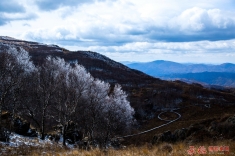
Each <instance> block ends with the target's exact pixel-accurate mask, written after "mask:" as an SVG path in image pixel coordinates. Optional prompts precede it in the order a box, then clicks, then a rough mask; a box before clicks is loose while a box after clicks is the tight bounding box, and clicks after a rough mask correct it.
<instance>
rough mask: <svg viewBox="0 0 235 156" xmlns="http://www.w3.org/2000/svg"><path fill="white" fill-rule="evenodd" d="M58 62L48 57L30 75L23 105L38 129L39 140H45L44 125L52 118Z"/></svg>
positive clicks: (58, 74)
mask: <svg viewBox="0 0 235 156" xmlns="http://www.w3.org/2000/svg"><path fill="white" fill-rule="evenodd" d="M59 64H60V62H59V61H58V60H56V59H53V58H51V57H48V58H47V59H46V60H45V62H44V63H43V64H42V65H41V66H39V67H37V70H35V72H34V73H33V74H32V75H31V78H30V81H29V84H28V88H27V89H26V90H27V94H28V99H27V100H28V101H26V102H25V103H24V109H25V114H26V115H27V116H28V117H29V118H30V119H31V120H33V121H34V123H35V124H36V126H37V127H38V128H39V129H40V132H41V139H45V132H46V124H49V123H48V121H49V120H48V119H50V118H51V117H52V116H51V115H52V114H51V109H50V108H51V106H52V104H54V103H55V98H56V96H57V95H56V92H57V90H58V88H59V83H58V78H59V76H60V69H61V66H59Z"/></svg>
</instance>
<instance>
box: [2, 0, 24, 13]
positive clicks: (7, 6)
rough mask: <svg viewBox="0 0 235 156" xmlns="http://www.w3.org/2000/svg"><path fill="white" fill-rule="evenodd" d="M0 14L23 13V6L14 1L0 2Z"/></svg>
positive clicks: (5, 0)
mask: <svg viewBox="0 0 235 156" xmlns="http://www.w3.org/2000/svg"><path fill="white" fill-rule="evenodd" d="M0 12H2V13H3V12H5V13H22V12H25V8H24V6H22V5H21V4H19V3H18V2H17V1H14V0H1V1H0Z"/></svg>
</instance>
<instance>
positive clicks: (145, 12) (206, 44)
mask: <svg viewBox="0 0 235 156" xmlns="http://www.w3.org/2000/svg"><path fill="white" fill-rule="evenodd" d="M0 35H1V36H10V37H14V38H17V39H25V40H30V41H37V42H42V43H46V44H57V45H60V46H62V47H65V48H67V49H69V50H90V51H95V52H98V53H101V54H104V55H106V56H108V57H110V58H112V59H114V60H116V61H139V62H146V61H153V60H171V61H176V62H193V63H195V62H197V63H223V62H232V63H235V0H194V1H189V0H0Z"/></svg>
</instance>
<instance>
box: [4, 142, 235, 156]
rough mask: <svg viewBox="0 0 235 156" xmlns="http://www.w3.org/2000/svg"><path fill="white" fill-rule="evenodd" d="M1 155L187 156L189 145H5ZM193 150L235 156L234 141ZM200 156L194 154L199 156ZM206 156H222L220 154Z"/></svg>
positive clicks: (207, 145)
mask: <svg viewBox="0 0 235 156" xmlns="http://www.w3.org/2000/svg"><path fill="white" fill-rule="evenodd" d="M0 146H1V147H0V148H1V155H7V156H18V155H29V156H42V155H43V156H188V155H189V154H188V153H187V150H188V149H189V145H187V144H185V143H182V142H179V143H176V144H168V143H163V144H160V145H151V144H145V145H143V146H140V147H136V146H129V147H127V148H123V149H118V150H116V149H106V150H104V149H98V148H96V149H92V150H89V151H87V150H83V149H68V148H63V147H61V146H59V145H55V144H54V145H49V144H47V145H45V146H44V147H32V146H26V145H22V146H19V147H9V146H6V145H0ZM194 146H195V148H198V147H199V146H204V147H205V148H206V149H207V152H208V147H209V146H229V147H230V155H235V144H234V141H229V140H227V141H220V142H216V143H213V144H209V143H201V144H197V145H194ZM199 155H200V154H195V156H199ZM207 155H213V156H217V155H220V156H221V155H224V154H223V153H222V152H217V153H214V154H207Z"/></svg>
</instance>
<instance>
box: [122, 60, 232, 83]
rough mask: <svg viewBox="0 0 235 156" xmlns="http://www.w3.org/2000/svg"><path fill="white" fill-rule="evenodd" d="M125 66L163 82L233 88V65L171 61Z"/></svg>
mask: <svg viewBox="0 0 235 156" xmlns="http://www.w3.org/2000/svg"><path fill="white" fill-rule="evenodd" d="M126 66H128V67H130V68H132V69H136V70H140V71H142V72H144V73H146V74H149V75H151V76H154V77H158V78H161V79H165V80H176V79H177V80H182V81H186V82H197V83H201V84H208V85H218V86H226V87H235V64H232V63H223V64H220V65H212V64H182V63H176V62H171V61H163V60H158V61H153V62H146V63H128V64H126Z"/></svg>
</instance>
